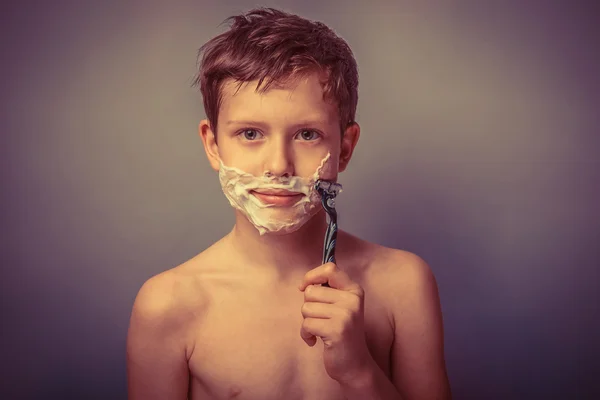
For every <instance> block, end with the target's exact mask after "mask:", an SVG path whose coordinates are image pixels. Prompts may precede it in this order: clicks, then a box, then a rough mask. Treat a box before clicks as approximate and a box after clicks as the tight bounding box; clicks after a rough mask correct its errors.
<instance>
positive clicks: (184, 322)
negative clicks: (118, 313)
mask: <svg viewBox="0 0 600 400" xmlns="http://www.w3.org/2000/svg"><path fill="white" fill-rule="evenodd" d="M207 252H208V249H207V250H205V252H203V253H200V254H199V255H197V256H195V257H193V258H192V259H190V260H188V261H186V262H184V263H182V264H180V265H178V266H176V267H173V268H170V269H168V270H165V271H163V272H161V273H159V274H156V275H154V276H152V277H150V278H149V279H148V280H146V281H145V282H144V284H143V285H142V286H141V288H140V289H139V291H138V293H137V296H136V298H135V301H134V305H133V311H132V318H133V317H135V318H137V319H142V320H144V321H147V322H146V323H147V324H149V325H152V326H154V327H155V328H156V329H159V330H162V331H165V332H163V333H175V334H177V335H179V336H181V335H182V334H183V333H184V332H185V331H187V330H189V328H191V324H193V323H196V322H197V321H198V320H199V317H201V315H202V314H203V311H204V310H205V309H206V307H207V305H208V296H207V295H206V291H205V290H203V288H202V280H201V278H200V276H201V273H202V270H203V269H204V268H205V264H206V259H207V257H206V253H207Z"/></svg>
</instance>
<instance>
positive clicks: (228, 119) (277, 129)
mask: <svg viewBox="0 0 600 400" xmlns="http://www.w3.org/2000/svg"><path fill="white" fill-rule="evenodd" d="M257 84H258V81H253V82H247V83H244V84H243V85H242V86H241V87H240V89H239V90H238V91H237V93H236V89H237V85H238V84H237V83H235V82H233V81H232V80H230V81H226V82H225V83H224V85H223V89H222V98H223V100H222V104H221V108H220V110H219V119H218V139H217V140H218V145H217V143H216V141H215V140H214V135H213V133H212V131H211V129H210V126H209V123H208V121H207V120H203V121H202V122H201V123H200V134H201V136H202V139H203V142H204V145H205V149H206V152H207V155H208V158H209V161H210V163H211V166H212V167H213V168H214V169H215V170H217V171H218V170H219V166H220V165H219V160H220V161H222V162H223V164H225V165H226V166H229V167H235V168H239V169H241V170H243V171H245V172H247V173H250V174H252V175H255V176H263V175H264V174H265V172H267V171H268V172H270V173H271V174H272V175H273V176H286V175H287V176H300V177H309V176H312V175H313V174H314V173H315V171H316V170H317V168H318V167H319V165H320V164H321V161H322V160H323V159H324V158H325V157H326V156H327V154H328V153H330V154H331V156H330V159H329V162H327V167H326V168H325V169H324V170H323V175H322V178H324V179H329V180H335V179H336V178H337V174H338V172H341V171H343V170H344V169H345V168H346V165H347V164H348V162H349V160H350V157H351V155H352V151H353V150H354V147H355V145H356V143H357V141H358V136H359V127H358V125H357V124H354V125H353V126H351V127H350V128H348V129H347V130H346V133H345V135H344V140H343V141H342V139H341V132H340V129H339V115H338V110H337V106H336V105H335V104H332V103H330V102H327V101H325V100H324V99H323V88H322V85H321V82H320V81H319V75H317V74H316V73H315V74H311V75H309V76H307V77H303V78H299V79H295V80H291V81H290V82H289V83H287V84H286V85H285V86H276V85H272V86H271V87H270V88H269V90H268V91H266V92H265V93H262V94H261V93H257V92H256V91H255V89H256V86H257Z"/></svg>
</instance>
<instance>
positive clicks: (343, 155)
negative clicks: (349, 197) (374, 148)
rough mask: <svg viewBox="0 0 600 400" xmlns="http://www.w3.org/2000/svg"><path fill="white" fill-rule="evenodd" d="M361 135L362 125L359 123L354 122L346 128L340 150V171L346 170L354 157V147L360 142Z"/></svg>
mask: <svg viewBox="0 0 600 400" xmlns="http://www.w3.org/2000/svg"><path fill="white" fill-rule="evenodd" d="M359 137H360V126H359V125H358V123H356V122H353V123H352V124H351V125H350V126H348V127H347V128H346V131H345V132H344V137H343V138H342V147H341V152H340V162H339V167H338V171H339V172H344V170H345V169H346V167H347V166H348V163H349V162H350V159H351V158H352V153H353V152H354V148H355V147H356V144H357V143H358V138H359Z"/></svg>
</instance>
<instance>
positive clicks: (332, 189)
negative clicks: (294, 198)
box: [315, 179, 342, 198]
mask: <svg viewBox="0 0 600 400" xmlns="http://www.w3.org/2000/svg"><path fill="white" fill-rule="evenodd" d="M315 189H316V190H317V191H318V192H319V194H320V195H321V196H327V197H330V198H335V197H336V196H337V195H338V194H339V193H340V192H341V191H342V185H340V184H339V183H337V182H329V181H324V180H321V179H319V180H317V182H315Z"/></svg>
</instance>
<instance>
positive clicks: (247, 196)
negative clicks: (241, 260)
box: [219, 153, 331, 235]
mask: <svg viewBox="0 0 600 400" xmlns="http://www.w3.org/2000/svg"><path fill="white" fill-rule="evenodd" d="M330 158H331V154H330V153H327V156H325V158H323V160H321V164H320V165H319V167H318V168H317V171H316V172H315V173H314V174H313V175H312V176H311V177H308V178H303V177H299V176H292V177H267V176H263V177H257V176H254V175H252V174H249V173H247V172H244V171H242V170H240V169H238V168H234V167H228V166H226V165H224V164H223V162H222V161H220V167H219V181H220V182H221V188H222V189H223V193H224V194H225V197H227V199H228V200H229V203H230V204H231V206H232V207H234V208H236V209H237V210H239V211H240V212H242V214H244V215H245V216H246V218H248V221H250V223H252V225H254V226H255V227H256V229H257V230H258V233H259V234H260V235H264V234H265V233H280V234H286V233H292V232H294V231H296V230H298V229H300V227H302V225H304V224H305V223H306V222H307V221H308V220H310V219H311V218H312V217H313V216H314V215H315V214H316V213H317V212H318V211H319V206H320V205H321V197H320V196H319V193H318V192H317V191H316V190H315V182H316V181H317V180H318V179H320V178H322V176H323V174H324V171H327V170H328V168H327V167H330V166H329V165H326V164H327V162H328V161H329V159H330ZM261 189H263V190H264V189H280V190H287V191H290V192H296V193H302V194H303V196H301V198H300V199H299V200H298V202H296V204H294V205H293V206H290V207H276V206H275V205H273V204H265V203H263V202H261V201H260V200H259V199H258V198H257V197H255V196H254V195H253V194H252V193H251V192H252V190H261Z"/></svg>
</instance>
